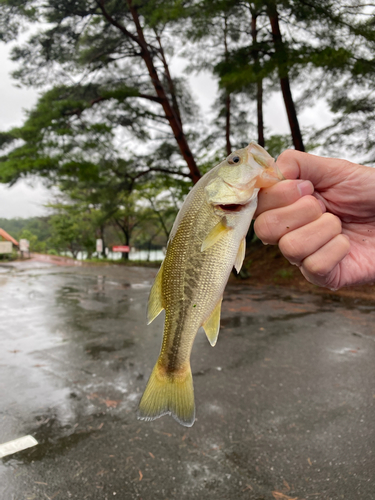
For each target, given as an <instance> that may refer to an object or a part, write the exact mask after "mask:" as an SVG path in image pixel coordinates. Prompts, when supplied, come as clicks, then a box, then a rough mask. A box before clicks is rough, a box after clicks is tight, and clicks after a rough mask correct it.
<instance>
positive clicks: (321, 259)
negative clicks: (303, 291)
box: [300, 234, 350, 286]
mask: <svg viewBox="0 0 375 500" xmlns="http://www.w3.org/2000/svg"><path fill="white" fill-rule="evenodd" d="M349 251H350V240H349V238H348V237H347V236H346V235H344V234H339V235H338V236H336V237H335V238H333V239H332V240H331V241H329V242H328V243H326V244H325V245H324V246H323V247H321V248H319V250H317V251H316V252H314V253H313V254H311V255H309V256H308V257H306V259H305V260H304V261H303V262H302V266H301V267H300V269H301V272H302V274H303V275H304V276H305V278H306V279H307V280H308V281H310V282H311V283H314V284H315V285H320V286H329V285H330V284H332V283H333V282H334V280H335V274H336V272H337V269H338V268H337V266H338V264H339V263H340V262H341V261H342V259H343V258H344V257H345V256H346V255H347V254H348V253H349Z"/></svg>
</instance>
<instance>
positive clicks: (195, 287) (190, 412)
mask: <svg viewBox="0 0 375 500" xmlns="http://www.w3.org/2000/svg"><path fill="white" fill-rule="evenodd" d="M282 179H283V176H282V174H281V173H280V171H279V170H278V168H277V166H276V162H275V161H274V159H273V158H272V157H271V156H270V155H269V154H268V153H267V152H266V151H265V149H263V148H262V147H261V146H259V145H258V144H256V143H255V142H254V141H252V142H251V143H250V144H249V145H248V146H247V147H246V148H243V149H239V150H237V151H234V152H233V153H231V154H230V155H229V156H228V157H227V158H226V159H225V160H224V161H222V162H221V163H219V164H218V165H217V166H215V167H214V168H212V169H211V170H210V171H209V172H207V173H206V174H205V175H204V176H203V177H202V178H201V179H200V180H199V181H198V182H197V183H196V184H195V186H194V187H193V188H192V189H191V191H190V192H189V194H188V195H187V197H186V198H185V201H184V203H183V205H182V207H181V209H180V211H179V213H178V215H177V217H176V220H175V222H174V224H173V227H172V230H171V233H170V236H169V240H168V244H167V251H166V255H165V258H164V260H163V262H162V264H161V267H160V269H159V271H158V273H157V275H156V278H155V281H154V284H153V286H152V288H151V291H150V296H149V301H148V308H147V321H148V324H150V323H151V322H152V321H153V320H154V319H155V318H156V317H157V316H158V315H159V314H160V313H161V312H162V311H163V310H165V321H164V334H163V341H162V346H161V350H160V354H159V357H158V360H157V362H156V364H155V366H154V368H153V370H152V373H151V375H150V378H149V380H148V383H147V386H146V389H145V391H144V393H143V396H142V398H141V400H140V403H139V406H138V418H139V419H140V420H146V421H150V420H155V419H156V418H158V417H161V416H163V415H167V414H169V415H172V417H173V418H174V419H175V420H176V421H177V422H179V423H180V424H182V425H184V426H186V427H191V426H192V425H193V424H194V421H195V401H194V388H193V377H192V372H191V367H190V353H191V349H192V346H193V342H194V339H195V336H196V334H197V332H198V330H199V328H200V327H203V329H204V331H205V333H206V335H207V338H208V341H209V342H210V344H211V345H212V346H215V344H216V341H217V338H218V334H219V329H220V314H221V303H222V300H223V293H224V288H225V286H226V284H227V281H228V279H229V276H230V273H231V271H232V269H233V267H235V269H236V270H237V272H239V271H240V269H241V267H242V264H243V260H244V257H245V250H246V241H245V237H246V234H247V232H248V230H249V226H250V223H251V220H252V218H253V215H254V212H255V210H256V208H257V202H258V192H259V189H260V188H263V187H269V186H271V185H273V184H275V183H276V182H278V181H279V180H282Z"/></svg>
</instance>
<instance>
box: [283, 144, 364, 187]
mask: <svg viewBox="0 0 375 500" xmlns="http://www.w3.org/2000/svg"><path fill="white" fill-rule="evenodd" d="M277 165H278V167H279V169H280V170H281V172H282V174H284V176H285V177H286V178H287V179H304V180H309V181H311V182H312V183H313V185H314V187H315V189H318V190H321V189H328V188H329V187H331V186H332V185H335V184H337V183H339V182H340V181H342V180H343V179H345V178H347V176H348V175H350V174H353V173H354V172H355V171H356V170H357V169H359V168H361V167H360V166H359V165H357V164H356V163H351V162H350V161H347V160H341V159H338V158H324V157H322V156H316V155H312V154H309V153H303V152H302V151H295V150H293V149H287V150H286V151H284V152H283V153H281V155H280V156H279V157H278V158H277Z"/></svg>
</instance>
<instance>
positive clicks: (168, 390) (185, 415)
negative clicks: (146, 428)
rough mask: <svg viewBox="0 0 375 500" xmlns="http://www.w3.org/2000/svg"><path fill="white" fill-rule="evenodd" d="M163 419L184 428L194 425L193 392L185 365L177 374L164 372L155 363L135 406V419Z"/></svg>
mask: <svg viewBox="0 0 375 500" xmlns="http://www.w3.org/2000/svg"><path fill="white" fill-rule="evenodd" d="M163 415H172V417H173V418H174V419H175V420H177V422H178V423H179V424H181V425H185V426H186V427H191V426H192V425H193V424H194V420H195V404H194V388H193V376H192V374H191V368H190V364H189V363H187V366H186V368H185V369H184V370H179V372H177V373H168V372H166V370H165V369H164V367H163V366H162V365H161V363H159V362H157V363H156V365H155V366H154V369H153V370H152V373H151V376H150V379H149V381H148V383H147V386H146V389H145V392H144V393H143V396H142V399H141V402H140V403H139V408H138V418H139V419H141V420H155V419H156V418H159V417H162V416H163Z"/></svg>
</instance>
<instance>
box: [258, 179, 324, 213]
mask: <svg viewBox="0 0 375 500" xmlns="http://www.w3.org/2000/svg"><path fill="white" fill-rule="evenodd" d="M313 192H314V186H313V185H312V183H311V182H310V181H304V180H301V179H299V180H286V181H283V182H279V183H277V184H274V185H273V186H271V187H269V188H264V189H261V190H260V191H259V195H258V208H257V210H256V212H255V214H254V218H256V217H258V215H260V214H261V213H262V212H265V211H266V210H272V209H273V208H278V207H285V206H287V205H291V204H292V203H294V202H295V201H297V200H299V199H300V198H301V197H302V196H306V195H309V194H313Z"/></svg>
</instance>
